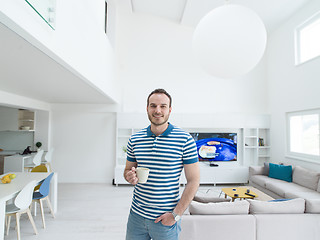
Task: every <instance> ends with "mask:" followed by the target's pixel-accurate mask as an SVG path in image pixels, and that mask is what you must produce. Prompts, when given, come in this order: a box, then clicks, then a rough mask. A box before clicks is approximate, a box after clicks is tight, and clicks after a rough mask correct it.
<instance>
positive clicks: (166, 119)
mask: <svg viewBox="0 0 320 240" xmlns="http://www.w3.org/2000/svg"><path fill="white" fill-rule="evenodd" d="M161 116H163V121H161V122H156V121H154V120H153V118H154V117H153V116H152V114H149V113H148V118H149V120H150V122H151V123H152V124H153V125H155V126H161V125H163V124H165V123H167V122H168V119H169V114H168V115H161Z"/></svg>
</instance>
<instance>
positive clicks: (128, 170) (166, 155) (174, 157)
mask: <svg viewBox="0 0 320 240" xmlns="http://www.w3.org/2000/svg"><path fill="white" fill-rule="evenodd" d="M171 109H172V108H171V96H170V95H169V94H168V93H167V92H166V91H165V90H164V89H156V90H154V91H153V92H151V93H150V95H149V96H148V99H147V113H148V118H149V120H150V123H151V124H150V126H149V127H147V128H145V129H142V130H141V131H140V132H137V133H135V134H133V135H132V136H131V137H130V139H129V142H128V147H127V163H126V167H125V170H124V177H125V179H126V180H127V181H128V182H129V183H131V184H133V185H135V187H134V192H133V199H132V205H131V210H130V215H129V218H128V223H127V236H126V239H127V240H149V239H153V240H178V237H179V233H180V231H181V228H180V217H181V215H182V214H183V212H184V211H185V209H186V208H187V207H188V205H189V204H190V202H191V200H192V199H193V197H194V195H195V193H196V191H197V189H198V186H199V178H200V173H199V166H198V154H197V147H196V144H195V142H194V140H193V138H192V137H191V135H190V134H188V133H186V132H184V131H183V130H181V129H180V128H177V127H175V126H173V125H172V124H170V123H169V122H168V119H169V116H170V113H171ZM136 167H145V168H149V177H148V180H147V182H146V183H138V178H137V175H136ZM183 168H184V171H185V176H186V179H187V185H186V187H185V189H184V191H183V193H182V196H181V199H179V179H180V175H181V171H182V169H183Z"/></svg>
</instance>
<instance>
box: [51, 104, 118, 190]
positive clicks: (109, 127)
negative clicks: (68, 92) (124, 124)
mask: <svg viewBox="0 0 320 240" xmlns="http://www.w3.org/2000/svg"><path fill="white" fill-rule="evenodd" d="M52 108H53V110H52V128H51V131H52V139H51V143H52V146H53V147H54V148H55V152H54V156H53V161H52V168H53V169H54V171H56V172H58V173H59V182H81V183H95V182H104V183H110V184H111V182H112V179H113V169H114V164H115V129H116V128H115V125H116V117H115V116H116V114H115V113H111V111H114V109H113V106H110V107H108V106H106V105H83V104H77V105H72V104H71V105H70V104H54V105H53V107H52Z"/></svg>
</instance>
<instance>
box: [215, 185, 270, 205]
mask: <svg viewBox="0 0 320 240" xmlns="http://www.w3.org/2000/svg"><path fill="white" fill-rule="evenodd" d="M247 189H249V193H250V194H252V195H254V196H250V195H246V194H245V193H246V192H247ZM222 192H223V193H224V195H225V198H227V196H229V197H231V199H232V202H234V200H235V199H240V200H242V199H256V200H260V201H270V200H273V199H274V198H272V197H270V196H269V195H267V194H265V193H264V192H261V191H260V190H259V189H256V188H254V187H251V186H246V187H233V188H222V189H221V193H222ZM221 193H220V194H221ZM235 194H237V195H235Z"/></svg>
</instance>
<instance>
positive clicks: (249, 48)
mask: <svg viewBox="0 0 320 240" xmlns="http://www.w3.org/2000/svg"><path fill="white" fill-rule="evenodd" d="M266 43H267V32H266V28H265V26H264V24H263V22H262V20H261V19H260V17H259V16H258V15H257V14H256V13H255V12H253V11H252V10H250V9H249V8H247V7H243V6H240V5H235V4H226V5H224V6H221V7H218V8H215V9H213V10H212V11H211V12H209V13H208V14H207V15H205V16H204V17H203V18H202V19H201V20H200V22H199V24H198V26H197V27H196V29H195V32H194V35H193V43H192V45H193V52H194V54H195V57H196V59H197V60H198V61H199V63H200V65H201V66H202V67H203V68H204V70H206V72H208V73H209V74H212V75H213V76H216V77H221V78H233V77H238V76H241V75H244V74H246V73H248V72H249V71H251V70H252V69H253V68H254V67H255V66H256V65H257V63H258V62H259V61H260V59H261V58H262V56H263V54H264V51H265V48H266Z"/></svg>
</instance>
